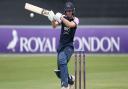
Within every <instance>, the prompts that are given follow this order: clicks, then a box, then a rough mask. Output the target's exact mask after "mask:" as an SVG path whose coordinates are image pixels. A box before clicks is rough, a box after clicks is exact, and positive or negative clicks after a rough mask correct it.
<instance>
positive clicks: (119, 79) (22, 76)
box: [0, 55, 128, 89]
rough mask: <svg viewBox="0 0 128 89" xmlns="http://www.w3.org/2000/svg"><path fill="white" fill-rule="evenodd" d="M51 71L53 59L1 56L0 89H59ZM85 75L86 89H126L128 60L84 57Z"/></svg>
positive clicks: (70, 68)
mask: <svg viewBox="0 0 128 89" xmlns="http://www.w3.org/2000/svg"><path fill="white" fill-rule="evenodd" d="M73 63H74V61H73V57H72V59H71V61H70V63H69V64H70V65H69V71H70V72H71V73H73V68H74V64H73ZM54 69H56V56H51V55H50V56H43V55H42V56H0V89H60V82H59V79H57V77H56V75H55V74H54V72H53V70H54ZM86 71H87V76H86V77H87V89H128V56H107V55H106V56H87V58H86Z"/></svg>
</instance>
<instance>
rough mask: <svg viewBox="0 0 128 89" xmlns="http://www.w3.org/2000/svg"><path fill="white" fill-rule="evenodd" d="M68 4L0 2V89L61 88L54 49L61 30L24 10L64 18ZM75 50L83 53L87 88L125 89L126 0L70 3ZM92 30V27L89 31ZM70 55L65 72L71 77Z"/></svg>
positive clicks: (127, 55)
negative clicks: (33, 8)
mask: <svg viewBox="0 0 128 89" xmlns="http://www.w3.org/2000/svg"><path fill="white" fill-rule="evenodd" d="M66 1H67V0H0V89H61V88H60V80H59V79H58V78H57V77H56V75H55V73H54V70H55V69H57V62H56V61H57V54H56V49H55V46H56V45H57V41H59V40H58V38H59V35H60V30H58V29H60V28H57V29H56V30H53V28H52V26H51V25H50V24H51V23H50V21H49V20H48V18H47V17H45V16H41V15H38V14H34V15H35V16H34V17H33V18H31V17H30V13H31V12H29V11H27V10H25V9H24V5H25V3H26V2H28V3H31V4H33V5H36V6H39V7H42V8H46V9H48V10H53V11H54V12H55V13H56V12H61V13H63V9H64V3H65V2H66ZM74 4H75V7H76V16H77V17H78V18H79V19H80V26H79V27H78V30H77V32H76V39H75V40H76V41H75V42H76V43H77V44H76V49H80V51H81V49H84V51H85V52H86V53H87V54H86V83H87V84H86V89H128V38H127V36H128V0H74ZM92 25H93V26H92ZM74 59H75V58H74V55H73V56H72V57H71V61H70V62H69V65H68V67H69V73H70V74H72V75H74Z"/></svg>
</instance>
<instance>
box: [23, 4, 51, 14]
mask: <svg viewBox="0 0 128 89" xmlns="http://www.w3.org/2000/svg"><path fill="white" fill-rule="evenodd" d="M25 9H26V10H28V11H31V12H34V13H37V14H40V15H44V16H48V14H49V10H47V9H44V8H40V7H38V6H35V5H32V4H29V3H25Z"/></svg>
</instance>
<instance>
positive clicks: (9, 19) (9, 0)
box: [0, 0, 128, 25]
mask: <svg viewBox="0 0 128 89" xmlns="http://www.w3.org/2000/svg"><path fill="white" fill-rule="evenodd" d="M26 2H28V3H32V4H34V5H37V6H39V7H43V8H46V9H48V10H53V11H54V12H61V13H63V8H64V3H65V2H66V0H0V11H1V12H0V25H49V21H48V19H47V18H46V17H44V16H40V15H37V14H36V15H35V17H34V18H30V17H29V14H30V12H28V11H26V10H24V4H25V3H26ZM74 2H75V6H76V15H77V16H78V17H79V18H80V24H81V25H102V24H103V25H126V24H128V11H127V9H128V0H74Z"/></svg>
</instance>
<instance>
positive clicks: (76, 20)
mask: <svg viewBox="0 0 128 89" xmlns="http://www.w3.org/2000/svg"><path fill="white" fill-rule="evenodd" d="M73 22H75V23H76V25H78V24H79V19H78V18H77V17H75V18H74V20H73Z"/></svg>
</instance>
